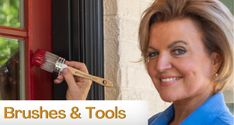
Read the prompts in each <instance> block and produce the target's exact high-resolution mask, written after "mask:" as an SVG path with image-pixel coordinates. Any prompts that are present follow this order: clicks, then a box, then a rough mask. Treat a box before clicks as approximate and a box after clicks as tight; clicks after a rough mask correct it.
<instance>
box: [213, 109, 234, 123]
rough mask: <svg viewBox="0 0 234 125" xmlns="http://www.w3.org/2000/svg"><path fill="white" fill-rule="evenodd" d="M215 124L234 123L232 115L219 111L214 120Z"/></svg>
mask: <svg viewBox="0 0 234 125" xmlns="http://www.w3.org/2000/svg"><path fill="white" fill-rule="evenodd" d="M214 124H215V125H234V116H233V115H232V114H231V113H226V112H223V113H220V114H219V115H218V116H217V117H216V119H215V120H214Z"/></svg>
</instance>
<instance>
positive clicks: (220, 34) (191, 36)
mask: <svg viewBox="0 0 234 125" xmlns="http://www.w3.org/2000/svg"><path fill="white" fill-rule="evenodd" d="M233 23H234V20H233V16H232V14H231V12H230V11H228V9H227V8H226V7H225V6H224V5H223V4H222V3H221V2H220V1H218V0H217V1H216V0H173V1H171V0H156V1H155V2H154V3H153V4H152V5H151V6H150V7H149V8H148V9H147V10H146V11H145V13H144V16H143V18H142V20H141V24H140V30H139V38H140V47H141V51H142V55H143V56H144V58H145V61H146V67H147V70H148V73H149V75H150V77H151V79H152V81H153V83H154V86H155V88H156V89H157V91H158V92H159V94H160V96H161V98H162V99H163V100H164V101H167V102H172V103H173V104H172V105H171V106H170V107H169V108H168V109H166V110H165V111H164V112H161V113H159V114H156V115H154V116H153V117H152V118H151V119H150V120H149V124H150V125H156V124H157V125H166V124H170V125H178V124H181V125H194V124H196V125H209V124H212V125H223V124H225V125H226V124H227V125H232V124H233V123H234V117H233V115H232V114H231V113H230V111H229V110H228V108H227V106H226V104H225V102H224V97H223V94H222V93H221V92H220V91H221V90H222V89H223V87H224V86H225V85H226V84H230V83H231V82H232V79H233V70H234V69H233V68H234V50H233V45H234V43H233V41H234V36H233ZM210 114H212V116H210Z"/></svg>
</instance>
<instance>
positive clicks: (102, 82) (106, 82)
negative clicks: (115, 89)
mask: <svg viewBox="0 0 234 125" xmlns="http://www.w3.org/2000/svg"><path fill="white" fill-rule="evenodd" d="M67 68H68V69H69V70H70V71H71V72H72V74H73V75H75V76H79V77H82V78H86V79H89V80H92V81H94V82H96V83H98V84H100V85H103V86H105V87H112V86H113V84H112V83H111V81H109V80H107V79H104V78H101V77H97V76H93V75H90V74H87V73H84V72H82V71H80V70H78V69H75V68H72V67H70V66H68V67H67Z"/></svg>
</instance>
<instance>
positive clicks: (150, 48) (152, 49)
mask: <svg viewBox="0 0 234 125" xmlns="http://www.w3.org/2000/svg"><path fill="white" fill-rule="evenodd" d="M147 50H148V51H150V50H151V51H155V50H157V49H155V48H154V47H151V46H149V47H148V49H147Z"/></svg>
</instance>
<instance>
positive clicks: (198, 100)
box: [170, 90, 213, 125]
mask: <svg viewBox="0 0 234 125" xmlns="http://www.w3.org/2000/svg"><path fill="white" fill-rule="evenodd" d="M212 94H213V93H212V90H211V91H209V90H206V91H205V92H204V93H201V94H198V95H195V96H193V97H190V98H187V99H184V100H180V101H176V102H174V103H173V104H174V109H175V115H174V119H173V120H172V121H171V123H170V125H179V124H180V123H181V122H182V121H183V120H184V119H185V118H186V117H188V116H189V115H190V114H191V113H192V112H193V111H194V110H195V109H196V108H198V107H199V106H200V105H201V104H202V103H204V102H205V101H206V100H207V99H208V98H209V97H210V96H211V95H212Z"/></svg>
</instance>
